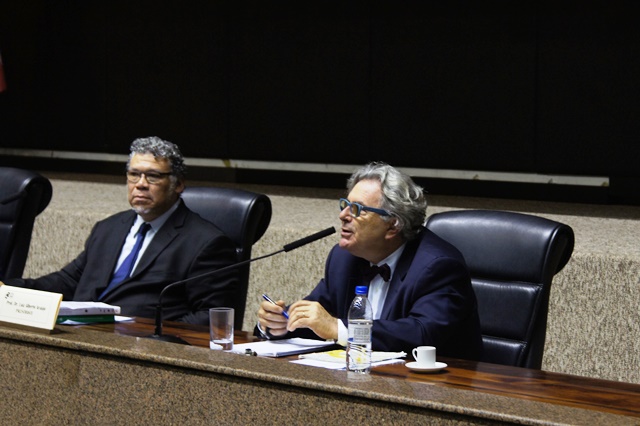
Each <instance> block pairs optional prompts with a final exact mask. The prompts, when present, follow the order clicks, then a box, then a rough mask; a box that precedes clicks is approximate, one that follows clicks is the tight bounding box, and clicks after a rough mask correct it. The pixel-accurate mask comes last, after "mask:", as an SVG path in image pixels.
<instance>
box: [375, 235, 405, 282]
mask: <svg viewBox="0 0 640 426" xmlns="http://www.w3.org/2000/svg"><path fill="white" fill-rule="evenodd" d="M406 245H407V243H404V244H402V245H401V246H400V247H398V248H397V249H396V251H394V252H393V253H391V254H390V255H389V256H387V257H385V258H384V259H382V260H381V261H380V262H378V263H377V264H375V265H377V266H382V265H384V264H385V263H386V264H387V265H389V269H391V277H393V272H394V271H395V270H396V266H397V265H398V261H399V260H400V256H402V252H403V251H404V248H405V247H406ZM371 266H374V264H373V263H371ZM389 281H391V280H389Z"/></svg>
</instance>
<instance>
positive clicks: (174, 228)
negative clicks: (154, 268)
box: [125, 201, 187, 281]
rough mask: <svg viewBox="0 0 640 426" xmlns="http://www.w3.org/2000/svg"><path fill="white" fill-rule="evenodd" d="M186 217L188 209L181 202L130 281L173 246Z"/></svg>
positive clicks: (160, 230) (139, 263)
mask: <svg viewBox="0 0 640 426" xmlns="http://www.w3.org/2000/svg"><path fill="white" fill-rule="evenodd" d="M186 216H187V208H186V207H185V205H184V203H183V202H182V201H180V206H178V208H177V209H176V211H175V212H173V214H172V215H171V216H170V217H169V218H168V219H167V221H166V222H165V223H164V225H162V228H160V229H159V230H158V233H157V234H156V235H155V237H153V240H151V243H150V244H149V247H147V249H146V250H145V251H144V254H143V255H142V257H141V258H140V261H139V262H138V265H137V266H136V269H135V270H134V271H133V272H132V273H131V277H129V279H132V278H135V277H136V276H137V275H139V274H140V273H141V272H143V271H144V270H145V269H147V268H148V267H149V266H150V265H151V264H152V263H153V261H154V260H155V259H156V258H157V257H158V255H160V253H162V252H163V251H164V250H165V249H166V248H167V246H168V245H169V244H171V241H173V240H174V239H175V238H176V237H177V236H178V235H179V234H180V229H181V228H182V227H183V225H184V221H185V219H186ZM125 281H127V280H125Z"/></svg>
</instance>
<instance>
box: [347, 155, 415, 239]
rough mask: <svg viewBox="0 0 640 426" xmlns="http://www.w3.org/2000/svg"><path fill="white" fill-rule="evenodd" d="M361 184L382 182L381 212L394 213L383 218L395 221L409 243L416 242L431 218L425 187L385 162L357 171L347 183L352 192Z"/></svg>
mask: <svg viewBox="0 0 640 426" xmlns="http://www.w3.org/2000/svg"><path fill="white" fill-rule="evenodd" d="M361 180H377V181H378V182H380V187H381V189H382V201H381V203H380V208H382V209H385V210H387V211H388V212H389V213H391V216H381V217H382V218H383V219H384V220H386V221H389V220H395V221H396V227H397V228H398V229H399V230H400V232H401V234H402V236H403V237H404V239H405V240H411V239H413V238H415V237H416V236H417V235H418V233H419V232H420V230H421V229H422V225H423V224H424V222H425V219H426V216H427V200H426V198H425V197H424V193H423V190H422V187H420V186H418V185H416V184H415V183H414V182H413V180H412V179H411V177H410V176H409V175H407V174H405V173H403V172H401V171H399V170H398V169H396V168H394V167H392V166H390V165H388V164H386V163H381V162H374V163H369V164H367V165H365V166H364V167H362V168H360V169H359V170H356V171H355V172H354V173H353V174H352V175H351V177H350V178H349V180H348V181H347V190H348V192H351V190H352V189H353V187H354V186H356V184H357V183H358V182H360V181H361Z"/></svg>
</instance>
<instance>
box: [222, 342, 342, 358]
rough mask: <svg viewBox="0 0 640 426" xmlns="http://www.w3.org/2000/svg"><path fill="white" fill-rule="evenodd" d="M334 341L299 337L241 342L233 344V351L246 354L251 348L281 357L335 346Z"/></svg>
mask: <svg viewBox="0 0 640 426" xmlns="http://www.w3.org/2000/svg"><path fill="white" fill-rule="evenodd" d="M333 345H334V343H333V341H331V340H329V341H324V340H313V339H301V338H299V337H296V338H293V339H282V340H264V341H261V342H251V343H241V344H238V345H233V349H232V350H231V352H236V353H240V354H245V351H246V350H247V349H249V350H250V351H251V352H252V353H253V352H255V354H256V355H258V356H269V357H280V356H289V355H297V354H302V353H305V352H313V351H316V350H318V349H322V348H328V347H329V346H333Z"/></svg>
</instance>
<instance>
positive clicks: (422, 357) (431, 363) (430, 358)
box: [411, 346, 436, 368]
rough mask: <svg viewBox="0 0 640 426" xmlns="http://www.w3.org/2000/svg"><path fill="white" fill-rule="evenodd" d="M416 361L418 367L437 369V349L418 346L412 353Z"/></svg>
mask: <svg viewBox="0 0 640 426" xmlns="http://www.w3.org/2000/svg"><path fill="white" fill-rule="evenodd" d="M411 353H412V354H413V357H414V358H415V360H416V364H417V365H418V367H425V368H430V367H435V365H436V347H435V346H418V347H417V348H413V351H412V352H411Z"/></svg>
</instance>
